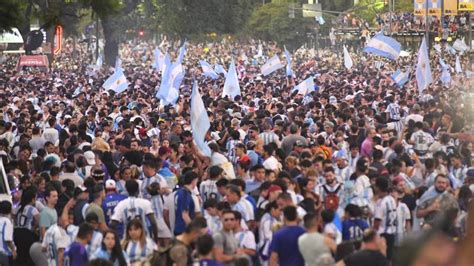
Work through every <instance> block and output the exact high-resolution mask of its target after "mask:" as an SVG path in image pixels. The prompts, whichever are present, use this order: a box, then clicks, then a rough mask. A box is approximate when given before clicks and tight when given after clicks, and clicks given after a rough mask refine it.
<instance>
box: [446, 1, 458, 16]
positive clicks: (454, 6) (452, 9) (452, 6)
mask: <svg viewBox="0 0 474 266" xmlns="http://www.w3.org/2000/svg"><path fill="white" fill-rule="evenodd" d="M457 14H458V1H457V0H444V15H445V16H456V15H457Z"/></svg>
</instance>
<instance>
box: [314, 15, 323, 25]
mask: <svg viewBox="0 0 474 266" xmlns="http://www.w3.org/2000/svg"><path fill="white" fill-rule="evenodd" d="M314 19H315V20H316V22H317V23H319V25H324V23H326V21H325V20H324V18H323V16H316V17H314Z"/></svg>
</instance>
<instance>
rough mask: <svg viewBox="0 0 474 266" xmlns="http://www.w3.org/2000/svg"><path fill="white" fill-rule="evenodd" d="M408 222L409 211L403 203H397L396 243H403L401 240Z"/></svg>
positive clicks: (409, 217) (409, 218)
mask: <svg viewBox="0 0 474 266" xmlns="http://www.w3.org/2000/svg"><path fill="white" fill-rule="evenodd" d="M409 220H411V213H410V209H408V206H407V205H406V204H405V203H403V202H399V203H398V206H397V237H396V242H397V243H400V242H402V241H403V238H404V236H405V234H406V233H407V232H406V224H407V221H409Z"/></svg>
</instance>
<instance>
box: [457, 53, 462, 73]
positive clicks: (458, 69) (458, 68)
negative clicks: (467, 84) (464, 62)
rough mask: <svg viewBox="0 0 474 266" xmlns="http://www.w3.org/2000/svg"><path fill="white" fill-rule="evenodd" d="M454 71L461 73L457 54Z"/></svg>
mask: <svg viewBox="0 0 474 266" xmlns="http://www.w3.org/2000/svg"><path fill="white" fill-rule="evenodd" d="M456 73H458V74H459V73H462V68H461V62H460V61H459V56H456Z"/></svg>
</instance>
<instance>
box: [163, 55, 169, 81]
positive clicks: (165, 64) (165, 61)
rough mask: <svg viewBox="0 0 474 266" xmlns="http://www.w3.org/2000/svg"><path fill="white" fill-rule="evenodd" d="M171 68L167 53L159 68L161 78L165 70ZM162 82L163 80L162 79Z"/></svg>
mask: <svg viewBox="0 0 474 266" xmlns="http://www.w3.org/2000/svg"><path fill="white" fill-rule="evenodd" d="M170 67H171V58H170V55H169V54H168V52H166V54H165V58H164V59H163V66H162V67H161V68H162V69H161V76H163V75H164V74H165V72H166V69H168V68H170ZM162 80H163V79H162Z"/></svg>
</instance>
